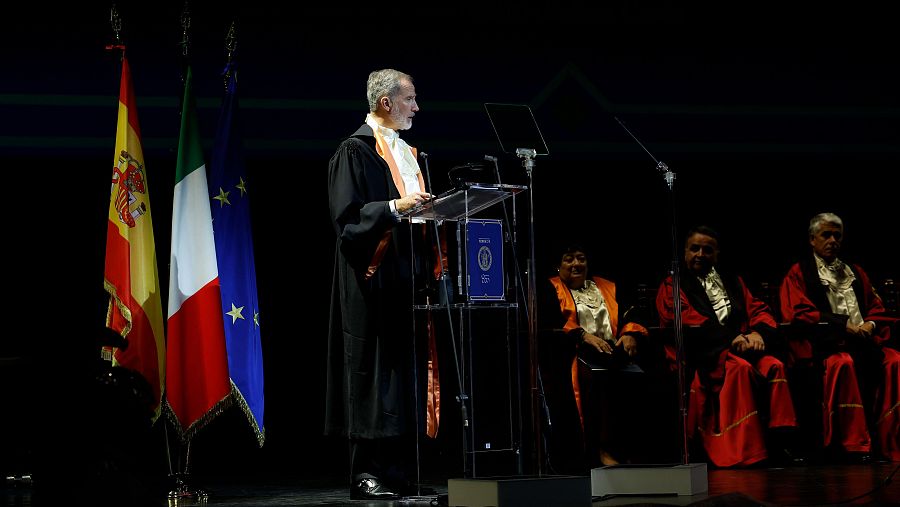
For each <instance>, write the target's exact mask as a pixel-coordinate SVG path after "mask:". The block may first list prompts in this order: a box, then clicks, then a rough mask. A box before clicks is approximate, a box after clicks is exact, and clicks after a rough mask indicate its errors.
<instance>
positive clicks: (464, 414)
mask: <svg viewBox="0 0 900 507" xmlns="http://www.w3.org/2000/svg"><path fill="white" fill-rule="evenodd" d="M419 156H420V157H421V158H422V161H423V162H425V164H424V171H425V180H426V181H427V182H428V190H429V192H434V187H433V186H432V185H431V171H430V170H429V168H428V154H427V153H425V152H419ZM433 197H434V195H433V194H432V198H433ZM435 204H437V203H435ZM435 204H433V205H432V206H431V223H432V227H433V228H434V241H435V244H436V245H437V254H438V263H439V265H440V267H441V281H440V285H441V290H442V291H443V295H444V301H445V302H446V304H445V305H444V308H445V309H446V310H447V324H448V326H447V327H448V328H449V332H450V343H451V344H452V345H453V347H452V350H453V363H454V366H455V367H456V384H457V387H458V389H459V391H458V392H459V394H458V395H457V396H456V401H457V402H459V415H460V418H461V419H462V427H463V431H462V445H463V476H464V477H468V476H469V470H468V452H469V439H468V432H469V412H468V410H467V409H466V403H467V402H468V400H469V396H468V395H467V394H466V391H465V385H464V383H463V381H462V375H461V373H460V365H459V353H458V352H457V350H456V348H457V344H456V333H454V331H453V313H452V312H451V311H450V301H451V300H450V290H449V289H448V288H447V272H446V271H444V253H443V252H442V251H441V237H440V234H439V230H438V223H437V210H435V207H436V206H435ZM504 209H505V208H504ZM429 311H431V310H430V309H429ZM416 413H417V414H418V410H417V411H416Z"/></svg>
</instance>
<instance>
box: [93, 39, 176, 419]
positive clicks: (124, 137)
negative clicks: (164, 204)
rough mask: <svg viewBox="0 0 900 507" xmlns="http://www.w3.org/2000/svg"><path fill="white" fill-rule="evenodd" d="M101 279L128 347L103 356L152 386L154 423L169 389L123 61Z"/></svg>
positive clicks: (143, 177) (142, 172) (110, 322)
mask: <svg viewBox="0 0 900 507" xmlns="http://www.w3.org/2000/svg"><path fill="white" fill-rule="evenodd" d="M103 278H104V279H103V286H104V288H106V291H107V292H109V309H108V310H107V315H106V326H107V327H108V328H110V329H112V330H114V331H116V332H118V333H119V334H121V335H122V336H123V337H124V338H125V340H126V341H127V344H128V346H127V347H123V348H114V349H109V350H107V351H105V352H106V353H111V355H112V361H113V366H121V367H125V368H129V369H131V370H133V371H136V372H138V373H140V374H141V375H143V377H144V378H145V379H146V380H147V382H148V383H149V384H150V387H151V389H152V392H153V416H152V419H153V422H155V421H156V419H157V418H158V417H159V413H160V402H161V400H162V390H163V386H164V385H165V377H166V351H165V347H166V344H165V336H164V334H163V333H164V331H163V329H164V328H163V319H162V304H161V302H160V295H159V275H158V273H157V269H156V244H155V243H154V241H153V220H152V217H151V214H150V187H149V182H148V178H147V170H146V168H145V167H144V153H143V150H142V149H141V129H140V127H139V126H138V116H137V108H136V107H135V100H134V87H133V86H132V82H131V69H130V67H129V66H128V59H127V58H125V57H124V55H123V57H122V80H121V86H120V90H119V119H118V123H117V127H116V151H115V156H114V157H113V170H112V187H111V191H110V196H109V214H108V216H107V225H106V266H105V269H104V276H103Z"/></svg>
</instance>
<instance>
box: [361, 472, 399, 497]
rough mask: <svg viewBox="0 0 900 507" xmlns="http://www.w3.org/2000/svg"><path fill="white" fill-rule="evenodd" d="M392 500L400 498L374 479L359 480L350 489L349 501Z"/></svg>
mask: <svg viewBox="0 0 900 507" xmlns="http://www.w3.org/2000/svg"><path fill="white" fill-rule="evenodd" d="M393 498H400V495H398V494H397V493H395V492H394V491H393V490H391V489H389V488H388V487H387V486H385V485H384V484H382V483H381V482H379V481H378V479H375V478H374V477H371V478H366V479H360V480H359V481H358V482H357V483H356V484H354V485H353V487H351V488H350V499H351V500H391V499H393Z"/></svg>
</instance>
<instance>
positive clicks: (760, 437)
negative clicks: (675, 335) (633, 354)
mask: <svg viewBox="0 0 900 507" xmlns="http://www.w3.org/2000/svg"><path fill="white" fill-rule="evenodd" d="M720 276H722V279H723V281H724V282H725V289H726V292H727V294H728V298H729V300H730V301H731V306H732V313H731V316H730V317H729V319H728V321H727V322H726V324H725V325H723V324H720V323H719V321H718V319H717V317H716V315H715V312H714V311H713V309H712V305H711V304H710V303H709V298H708V297H707V295H706V291H705V290H704V289H703V287H702V286H701V285H700V284H699V282H698V281H697V279H696V276H694V275H693V274H691V273H682V276H681V280H682V283H681V308H682V315H681V316H682V325H683V326H684V327H685V330H686V332H685V353H686V360H687V362H688V365H689V366H691V369H695V370H696V373H695V375H694V378H693V382H692V384H691V393H690V399H689V406H688V420H687V428H688V432H689V435H693V434H694V433H695V432H696V433H699V435H700V437H701V439H702V443H703V447H704V449H705V450H706V453H707V455H708V456H709V459H710V461H712V462H713V463H714V464H715V465H716V466H720V467H729V466H746V465H751V464H753V463H756V462H758V461H761V460H763V459H765V458H767V457H768V452H767V450H766V446H765V437H764V433H763V431H764V430H763V422H762V420H761V418H760V415H759V410H758V407H757V406H756V401H755V398H754V389H756V388H757V386H758V385H759V383H760V382H761V381H765V382H767V385H768V389H767V391H768V400H769V421H768V426H769V427H770V428H775V427H793V426H796V425H797V417H796V414H795V412H794V404H793V400H792V399H791V394H790V390H789V389H788V385H787V378H786V377H785V369H784V364H783V363H782V362H781V361H780V360H778V359H777V358H775V357H773V356H771V355H758V354H757V356H759V357H756V358H753V357H751V356H748V357H750V358H751V360H752V361H753V364H751V363H750V362H748V360H747V359H744V358H743V357H741V356H739V355H737V354H734V353H732V352H731V351H730V348H731V342H732V340H734V338H735V337H736V336H737V335H738V334H739V333H749V332H750V331H757V332H759V333H760V334H761V335H762V336H763V338H764V340H766V342H767V344H768V343H769V342H770V341H771V340H772V337H773V336H774V334H775V329H776V323H775V319H774V317H773V316H772V314H771V311H770V310H769V307H768V306H767V305H766V304H765V303H764V302H762V301H761V300H759V299H757V298H755V297H754V296H753V295H752V294H751V293H750V291H749V290H748V289H747V286H746V285H745V284H744V281H743V280H742V279H741V278H740V277H737V276H733V277H728V276H725V275H721V274H720ZM656 307H657V310H658V312H659V317H660V325H661V326H662V327H668V326H672V324H673V322H674V319H675V313H674V308H673V298H672V277H668V278H667V279H666V280H664V281H663V282H662V284H660V287H659V290H658V291H657V295H656ZM689 326H690V327H691V329H690V330H688V329H687V328H688V327H689ZM667 348H668V349H669V351H668V352H667V355H669V357H671V358H673V359H674V349H673V348H672V345H671V344H667ZM672 364H675V363H674V360H673V362H672Z"/></svg>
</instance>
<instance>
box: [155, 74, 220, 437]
mask: <svg viewBox="0 0 900 507" xmlns="http://www.w3.org/2000/svg"><path fill="white" fill-rule="evenodd" d="M192 79H193V77H192V73H191V69H190V67H188V69H187V75H186V78H185V84H184V100H183V105H182V112H181V134H180V136H179V139H178V161H177V165H176V169H175V194H174V198H173V201H172V253H171V257H170V259H169V317H168V318H169V320H168V333H167V334H168V349H167V354H166V357H167V361H168V373H167V376H166V399H167V403H168V405H169V408H170V411H171V414H172V416H174V421H173V423H174V425H175V427H176V429H177V430H178V432H179V434H180V435H181V438H182V440H184V441H187V440H190V439H191V437H192V436H193V435H194V434H195V433H196V432H197V431H198V430H199V429H200V428H202V427H203V426H204V425H205V424H206V423H207V422H209V421H210V420H211V419H212V418H213V417H215V416H216V415H217V414H219V413H220V412H221V411H223V410H224V409H225V408H226V407H227V406H228V405H229V404H230V402H231V399H232V397H231V396H230V393H231V382H230V380H229V377H228V359H227V356H226V351H225V329H224V324H223V318H222V306H221V305H222V302H221V299H220V289H219V275H218V268H217V267H216V245H215V240H214V238H213V229H212V217H211V214H210V209H209V190H208V189H207V186H206V165H205V164H204V162H203V152H202V149H201V146H200V134H199V127H198V125H197V112H196V106H195V105H194V96H193V92H192V89H191V83H192Z"/></svg>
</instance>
